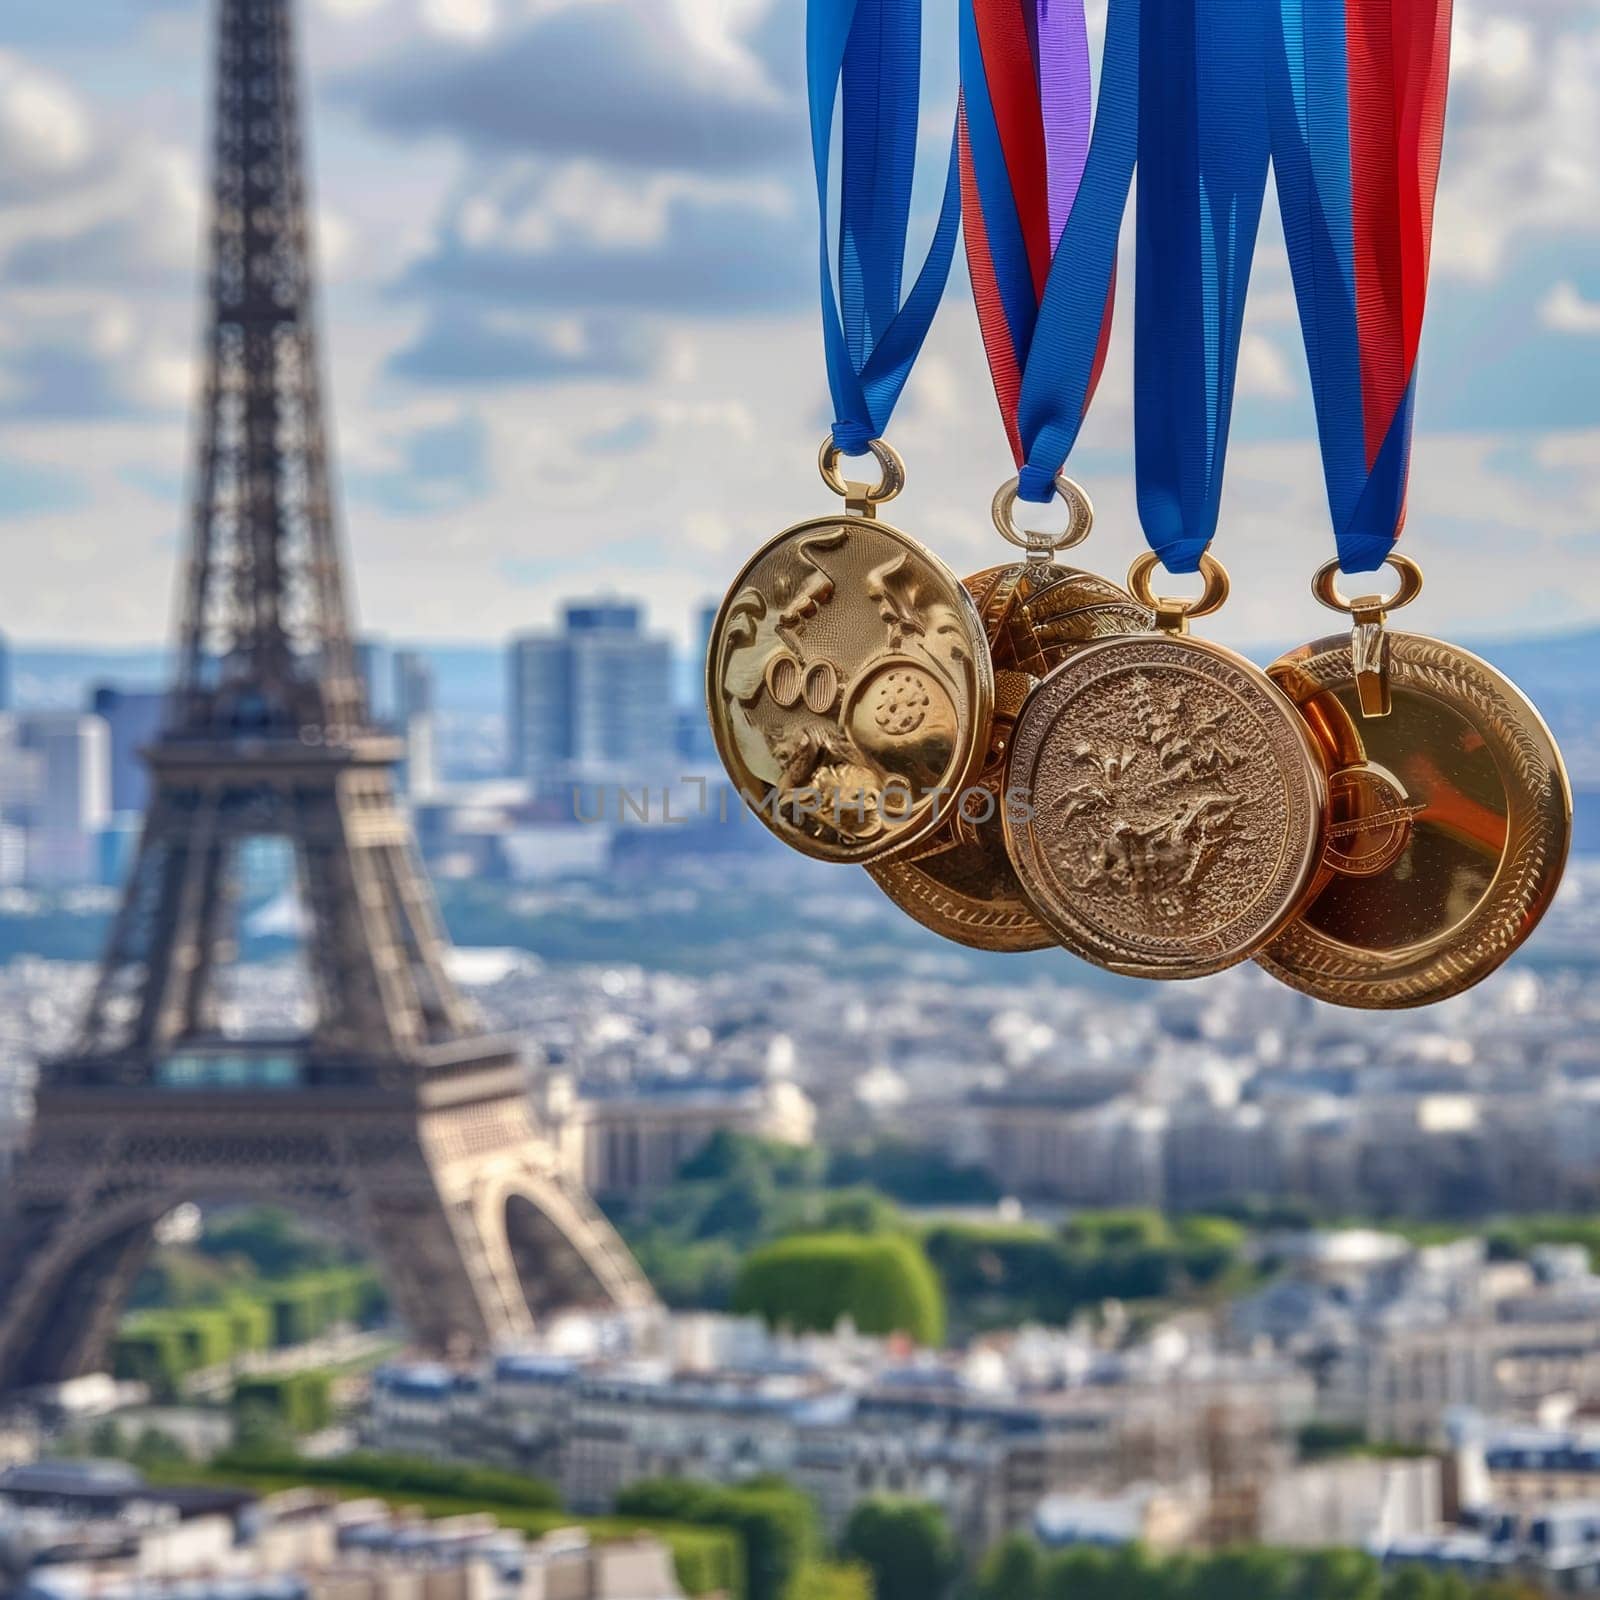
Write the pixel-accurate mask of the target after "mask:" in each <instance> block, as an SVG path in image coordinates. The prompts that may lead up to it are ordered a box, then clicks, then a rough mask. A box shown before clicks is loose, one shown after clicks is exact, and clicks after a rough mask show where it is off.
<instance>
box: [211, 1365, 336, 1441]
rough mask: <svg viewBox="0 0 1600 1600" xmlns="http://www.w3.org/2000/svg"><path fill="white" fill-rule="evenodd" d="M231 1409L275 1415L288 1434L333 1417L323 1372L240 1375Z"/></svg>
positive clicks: (307, 1430)
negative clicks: (244, 1376) (247, 1376)
mask: <svg viewBox="0 0 1600 1600" xmlns="http://www.w3.org/2000/svg"><path fill="white" fill-rule="evenodd" d="M233 1405H234V1410H235V1411H236V1413H238V1414H239V1415H241V1416H243V1415H246V1414H249V1413H251V1412H261V1413H265V1414H267V1415H270V1416H273V1417H276V1418H277V1419H278V1420H279V1421H280V1422H281V1423H282V1424H283V1425H284V1427H285V1428H286V1429H287V1430H288V1431H289V1432H290V1433H291V1434H299V1433H315V1432H316V1431H317V1430H318V1429H319V1428H325V1427H327V1426H328V1424H329V1423H330V1422H331V1421H332V1420H333V1400H332V1385H331V1382H330V1380H329V1377H328V1374H327V1373H326V1372H319V1371H316V1370H312V1371H308V1372H290V1373H285V1374H283V1375H281V1376H277V1375H263V1376H260V1377H254V1378H241V1379H240V1380H239V1382H238V1383H237V1384H235V1385H234V1390H233Z"/></svg>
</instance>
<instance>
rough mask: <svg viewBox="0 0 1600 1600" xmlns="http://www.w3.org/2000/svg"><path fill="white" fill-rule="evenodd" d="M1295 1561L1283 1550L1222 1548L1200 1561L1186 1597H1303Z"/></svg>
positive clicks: (1276, 1599) (1192, 1599)
mask: <svg viewBox="0 0 1600 1600" xmlns="http://www.w3.org/2000/svg"><path fill="white" fill-rule="evenodd" d="M1297 1577H1298V1573H1297V1571H1296V1562H1295V1559H1294V1557H1293V1556H1291V1555H1290V1554H1288V1552H1286V1551H1283V1550H1262V1549H1256V1548H1250V1549H1241V1550H1221V1551H1219V1552H1218V1553H1217V1554H1216V1555H1213V1556H1210V1557H1208V1558H1206V1559H1205V1560H1203V1561H1201V1562H1199V1563H1198V1564H1197V1565H1196V1567H1195V1570H1194V1572H1193V1574H1192V1575H1191V1577H1190V1580H1189V1584H1188V1588H1187V1591H1186V1592H1187V1596H1188V1600H1245V1597H1246V1596H1248V1597H1249V1600H1303V1597H1302V1596H1301V1595H1300V1593H1299V1591H1298V1589H1297V1587H1296V1579H1297Z"/></svg>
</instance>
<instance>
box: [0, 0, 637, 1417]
mask: <svg viewBox="0 0 1600 1600" xmlns="http://www.w3.org/2000/svg"><path fill="white" fill-rule="evenodd" d="M291 6H292V0H217V11H218V26H217V40H218V55H217V98H216V109H215V151H214V179H213V208H212V219H211V240H210V258H211V259H210V275H209V284H208V287H209V295H210V310H211V316H210V327H209V336H208V342H207V350H206V361H205V371H204V378H203V385H202V392H201V396H200V418H199V423H200V426H199V429H198V437H199V447H198V456H197V460H196V463H195V493H194V502H193V507H192V523H191V529H190V537H189V547H188V555H187V562H186V566H185V568H184V572H183V578H182V584H181V596H180V617H179V638H178V666H177V676H176V681H175V683H174V685H173V689H172V692H171V695H170V698H169V703H168V707H167V715H166V719H165V723H164V727H163V729H162V732H161V734H160V735H159V737H158V738H157V740H156V742H155V743H154V745H153V746H152V748H151V749H150V750H149V751H147V752H146V758H147V760H148V762H149V765H150V769H151V799H150V804H149V809H148V812H147V814H146V817H145V823H144V830H143V834H142V837H141V842H140V847H139V850H138V853H137V858H136V861H135V864H134V867H133V870H132V873H131V876H130V879H129V883H128V886H127V890H126V892H125V895H124V898H123V902H122V905H121V908H120V910H119V912H118V914H117V916H116V918H115V921H114V924H113V927H112V931H111V935H110V938H109V941H108V944H107V948H106V951H105V954H104V957H103V959H102V962H101V966H100V971H99V975H98V979H97V981H96V984H95V986H94V991H93V994H92V997H91V999H90V1002H89V1005H88V1008H87V1012H86V1015H85V1017H84V1019H83V1024H82V1027H81V1030H80V1034H79V1037H78V1040H77V1042H76V1045H75V1047H74V1048H73V1050H72V1051H71V1052H70V1054H68V1055H66V1056H64V1057H62V1058H60V1059H56V1060H52V1061H48V1062H46V1063H44V1064H43V1065H42V1067H41V1070H40V1083H39V1091H38V1098H37V1105H36V1114H35V1122H34V1127H33V1132H32V1136H31V1140H30V1144H29V1147H28V1149H27V1151H26V1153H25V1154H24V1156H23V1159H22V1160H21V1162H20V1163H19V1166H18V1170H17V1173H16V1176H15V1179H14V1183H13V1187H12V1192H11V1194H10V1196H9V1197H8V1205H7V1207H6V1209H5V1210H4V1211H3V1212H0V1389H4V1388H7V1387H12V1386H17V1385H24V1384H31V1383H40V1382H45V1381H51V1380H56V1379H61V1378H66V1377H71V1376H75V1375H77V1374H80V1373H83V1372H88V1371H93V1370H95V1369H97V1368H98V1367H100V1366H101V1365H103V1363H104V1359H105V1352H106V1346H107V1341H108V1339H109V1338H110V1336H111V1334H112V1331H113V1329H114V1327H115V1323H116V1318H117V1315H118V1313H119V1311H120V1309H121V1307H122V1305H123V1302H124V1300H125V1298H126V1295H127V1293H128V1290H129V1289H130V1287H131V1286H132V1281H133V1278H134V1277H135V1275H136V1274H137V1272H138V1270H139V1266H140V1263H141V1262H142V1261H143V1259H144V1256H145V1253H146V1251H147V1250H148V1248H149V1244H150V1240H151V1235H152V1230H153V1228H154V1226H155V1223H156V1222H157V1221H158V1220H159V1219H160V1217H161V1216H162V1215H163V1214H165V1213H166V1212H167V1211H169V1210H170V1209H171V1208H172V1207H173V1206H175V1205H177V1204H179V1203H181V1202H183V1201H186V1200H198V1201H202V1202H204V1201H215V1200H222V1199H243V1200H270V1201H274V1202H278V1203H282V1204H286V1205H289V1206H292V1207H296V1208H299V1209H301V1210H304V1211H308V1212H311V1213H313V1214H315V1215H317V1216H319V1217H322V1218H326V1219H327V1220H329V1221H331V1222H334V1223H336V1224H337V1225H339V1226H341V1227H342V1228H343V1229H345V1230H346V1231H348V1232H349V1233H350V1234H351V1235H352V1236H354V1237H355V1238H357V1239H359V1240H361V1241H363V1242H364V1243H365V1245H366V1246H367V1248H368V1249H370V1250H371V1251H372V1252H373V1254H374V1255H375V1257H376V1258H377V1260H378V1262H379V1263H380V1265H381V1267H382V1270H383V1272H384V1274H385V1277H386V1280H387V1282H388V1284H389V1287H390V1291H391V1294H392V1297H393V1299H394V1302H395V1305H396V1308H397V1309H398V1311H399V1312H400V1315H401V1316H402V1317H403V1319H404V1320H405V1322H406V1324H407V1325H408V1327H409V1329H410V1330H411V1333H412V1334H413V1336H414V1337H415V1339H416V1340H417V1341H418V1343H419V1344H422V1345H424V1346H427V1347H431V1348H434V1349H437V1350H441V1351H448V1352H460V1353H465V1352H468V1351H472V1350H478V1349H483V1348H487V1347H490V1346H493V1345H494V1344H497V1343H501V1342H506V1341H511V1340H515V1339H517V1338H519V1337H523V1336H526V1335H527V1334H528V1333H530V1332H531V1331H532V1329H533V1327H534V1325H535V1321H536V1319H537V1318H538V1317H540V1316H541V1315H543V1314H546V1313H548V1312H550V1311H552V1310H555V1309H557V1308H559V1307H563V1306H571V1305H585V1304H590V1305H610V1306H617V1307H624V1308H626V1307H635V1306H644V1305H648V1304H650V1303H651V1300H652V1296H651V1292H650V1289H649V1286H648V1284H647V1283H646V1282H645V1280H644V1278H643V1276H642V1275H641V1274H640V1272H639V1270H638V1267H637V1266H636V1265H635V1263H634V1262H633V1260H632V1258H631V1256H629V1254H628V1252H627V1250H626V1248H625V1247H624V1246H623V1244H622V1242H621V1241H620V1240H619V1239H618V1237H617V1236H616V1234H615V1233H614V1232H613V1231H612V1229H611V1227H610V1225H609V1224H608V1223H607V1222H606V1220H605V1218H604V1217H603V1216H602V1215H601V1214H600V1213H599V1211H598V1210H597V1208H596V1207H595V1206H594V1204H593V1202H592V1201H591V1200H590V1199H589V1197H588V1196H587V1195H586V1194H585V1193H584V1192H583V1191H582V1189H581V1188H580V1187H579V1186H578V1185H576V1184H574V1183H573V1182H571V1181H570V1180H569V1179H568V1178H567V1177H565V1176H564V1175H563V1173H562V1171H561V1169H560V1166H559V1163H558V1161H557V1158H556V1154H555V1151H554V1149H553V1148H552V1146H551V1144H550V1143H549V1141H548V1140H547V1139H546V1138H545V1137H544V1136H543V1134H542V1133H541V1131H540V1129H539V1128H538V1127H537V1126H536V1125H535V1123H534V1121H533V1118H532V1115H531V1112H530V1109H529V1105H528V1101H527V1097H526V1094H525V1085H524V1082H523V1075H522V1071H521V1067H520V1065H519V1062H518V1058H517V1055H516V1051H515V1049H514V1046H513V1043H512V1042H511V1041H509V1040H505V1039H495V1038H492V1037H488V1036H486V1035H484V1034H483V1033H482V1032H481V1030H480V1029H479V1028H478V1026H477V1024H476V1021H475V1019H474V1016H473V1014H472V1011H471V1008H470V1007H469V1006H468V1005H467V1003H466V1002H465V1001H464V999H463V998H462V996H461V995H460V994H459V993H458V991H457V990H456V988H455V986H454V984H453V983H452V981H451V979H450V976H449V974H448V972H447V970H446V961H445V957H446V954H447V943H446V939H445V936H444V934H443V932H442V930H441V928H440V925H439V922H438V918H437V914H436V912H435V909H434V903H433V897H432V893H431V891H430V889H429V886H428V884H427V881H426V878H425V877H424V875H423V872H422V869H421V866H420V863H419V861H418V859H417V855H416V851H415V847H414V845H413V842H412V839H411V835H410V830H409V828H408V826H407V824H406V821H405V819H404V817H403V816H402V814H401V812H400V810H399V808H398V807H397V805H396V803H395V798H394V788H393V777H392V774H393V769H394V766H395V764H396V762H397V761H398V760H399V758H400V756H401V754H402V749H401V746H400V743H399V741H397V740H394V739H392V738H389V737H386V736H384V735H383V734H381V733H379V732H377V731H375V730H374V729H373V727H372V726H371V724H370V721H369V718H368V715H367V710H366V706H365V703H364V702H365V697H364V692H363V689H362V685H361V681H360V677H359V675H358V673H357V671H356V665H355V652H354V648H353V643H352V634H351V627H350V621H349V613H348V607H347V601H346V596H345V590H344V576H343V566H342V562H341V560H340V554H339V540H338V535H337V529H336V523H335V514H334V496H333V491H332V487H331V471H330V463H329V453H328V445H327V436H326V430H325V427H324V421H323V410H322V394H321V386H320V381H319V373H318V354H317V341H316V331H315V326H314V321H313V309H314V299H315V295H314V281H313V271H312V256H311V246H310V239H309V232H308V222H307V206H306V196H305V182H304V163H303V157H302V151H301V135H300V118H299V114H298V109H297V104H296V84H295V62H294V52H293V40H292V32H291V25H292V17H291ZM263 839H269V840H277V841H280V842H281V843H282V844H285V845H287V846H288V848H289V850H290V852H291V853H292V855H293V858H294V861H295V871H296V879H297V884H298V890H299V899H300V904H301V905H302V907H303V910H304V914H305V919H306V922H307V924H308V927H309V933H308V937H307V941H306V951H307V960H308V967H309V976H310V979H311V987H312V990H313V1000H314V1019H313V1020H312V1021H311V1023H310V1025H309V1026H293V1027H291V1026H289V1025H288V1023H287V1019H286V1025H285V1027H284V1028H283V1030H282V1031H281V1032H279V1033H277V1034H275V1035H272V1036H268V1037H259V1036H254V1035H252V1036H250V1037H244V1038H241V1037H238V1036H236V1035H235V1034H231V1033H230V1032H229V1030H228V1027H227V1022H228V1018H229V1010H230V1008H229V1001H228V995H227V993H226V992H225V987H224V984H223V982H222V977H223V974H224V972H225V970H226V968H227V966H228V964H229V962H230V960H231V957H232V955H233V952H234V949H235V944H236V937H237V929H236V926H235V924H236V918H237V910H238V894H239V887H240V878H241V873H242V871H243V867H244V863H245V861H246V860H247V858H248V852H249V851H250V850H251V849H252V848H254V847H255V846H256V843H257V841H260V840H263Z"/></svg>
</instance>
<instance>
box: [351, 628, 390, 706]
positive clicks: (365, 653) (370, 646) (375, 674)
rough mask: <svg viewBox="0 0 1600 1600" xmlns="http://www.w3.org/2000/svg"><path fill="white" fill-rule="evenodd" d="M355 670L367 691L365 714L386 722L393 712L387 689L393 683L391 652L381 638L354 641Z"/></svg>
mask: <svg viewBox="0 0 1600 1600" xmlns="http://www.w3.org/2000/svg"><path fill="white" fill-rule="evenodd" d="M355 653H356V671H357V672H358V673H360V675H361V682H362V684H363V685H364V686H365V688H366V693H367V715H368V716H369V717H371V718H372V720H373V721H374V722H377V723H387V722H389V721H390V720H391V718H392V717H393V714H394V706H393V703H392V701H391V698H390V694H389V690H390V688H391V687H392V685H393V682H394V676H393V668H392V667H391V665H390V662H391V658H392V655H393V652H392V651H391V650H390V649H389V646H388V645H387V644H386V643H385V642H384V641H383V640H382V639H359V640H357V641H356V647H355Z"/></svg>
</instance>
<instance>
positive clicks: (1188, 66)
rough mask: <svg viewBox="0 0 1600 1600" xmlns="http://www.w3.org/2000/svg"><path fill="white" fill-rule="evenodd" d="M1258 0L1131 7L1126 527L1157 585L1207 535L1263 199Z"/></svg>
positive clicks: (1190, 557) (1196, 561)
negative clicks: (1134, 146)
mask: <svg viewBox="0 0 1600 1600" xmlns="http://www.w3.org/2000/svg"><path fill="white" fill-rule="evenodd" d="M1270 9H1271V8H1270V7H1269V5H1268V4H1267V3H1266V0H1186V3H1183V4H1178V5H1164V6H1158V5H1151V4H1147V5H1146V6H1145V7H1144V13H1143V17H1142V26H1141V29H1140V35H1141V36H1140V41H1139V116H1138V123H1139V132H1138V165H1139V185H1138V201H1137V207H1136V209H1137V215H1138V256H1137V274H1136V285H1135V302H1134V443H1135V456H1136V467H1137V479H1138V501H1139V519H1140V521H1141V522H1142V523H1143V525H1144V533H1145V538H1146V540H1147V542H1148V543H1149V545H1150V548H1151V550H1152V551H1153V552H1154V553H1155V554H1156V555H1157V556H1158V557H1159V558H1160V561H1161V563H1162V564H1163V565H1164V566H1165V567H1166V568H1167V569H1168V571H1170V572H1194V571H1195V570H1196V569H1197V568H1198V567H1199V566H1200V563H1201V558H1202V556H1203V554H1204V552H1205V550H1206V548H1207V546H1208V545H1209V544H1210V542H1211V539H1212V536H1213V534H1214V533H1215V532H1216V527H1217V517H1218V512H1219V510H1220V506H1221V498H1222V479H1223V463H1224V459H1225V457H1226V455H1227V448H1228V427H1229V422H1230V418H1231V415H1232V410H1233V392H1234V380H1235V376H1236V373H1237V370H1238V362H1239V341H1240V333H1241V328H1242V325H1243V321H1244V307H1245V292H1246V290H1247V288H1248V286H1249V280H1250V263H1251V258H1252V256H1253V254H1254V252H1255V239H1256V228H1257V225H1258V223H1259V221H1260V217H1261V202H1262V197H1263V194H1264V193H1265V189H1266V178H1267V162H1268V152H1269V134H1268V125H1267V108H1266V72H1267V50H1268V44H1269V37H1268V13H1269V10H1270Z"/></svg>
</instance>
